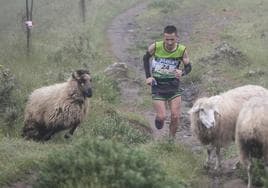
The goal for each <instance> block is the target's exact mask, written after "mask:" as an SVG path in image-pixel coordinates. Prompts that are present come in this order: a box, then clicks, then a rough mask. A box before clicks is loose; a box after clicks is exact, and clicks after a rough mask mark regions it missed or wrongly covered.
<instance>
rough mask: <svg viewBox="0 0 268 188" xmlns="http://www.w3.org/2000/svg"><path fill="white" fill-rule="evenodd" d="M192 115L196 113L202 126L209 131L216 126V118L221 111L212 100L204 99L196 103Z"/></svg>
mask: <svg viewBox="0 0 268 188" xmlns="http://www.w3.org/2000/svg"><path fill="white" fill-rule="evenodd" d="M190 113H194V114H195V115H196V116H197V117H198V119H199V121H200V122H201V123H202V125H203V126H205V127H206V128H208V129H209V128H212V127H215V126H216V116H217V115H218V114H219V110H218V108H217V104H215V101H213V100H211V98H205V99H204V98H202V99H200V100H198V101H197V102H196V103H195V105H194V106H193V108H192V109H191V110H190Z"/></svg>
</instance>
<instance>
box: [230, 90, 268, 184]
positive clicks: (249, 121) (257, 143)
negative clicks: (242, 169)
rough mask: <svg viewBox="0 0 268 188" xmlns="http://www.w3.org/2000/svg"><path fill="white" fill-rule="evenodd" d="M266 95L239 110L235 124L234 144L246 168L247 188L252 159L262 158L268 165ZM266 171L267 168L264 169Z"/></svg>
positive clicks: (267, 107) (267, 110) (267, 102)
mask: <svg viewBox="0 0 268 188" xmlns="http://www.w3.org/2000/svg"><path fill="white" fill-rule="evenodd" d="M267 112H268V95H267V96H266V97H254V98H251V99H250V100H249V101H248V102H246V103H245V104H244V106H243V108H242V109H241V111H240V113H239V116H238V118H237V123H236V139H235V141H236V144H237V146H238V150H239V155H240V161H241V163H242V164H243V165H245V166H246V167H247V173H248V188H250V187H251V185H252V158H259V159H261V158H264V162H265V164H266V165H268V113H267ZM266 170H267V167H266Z"/></svg>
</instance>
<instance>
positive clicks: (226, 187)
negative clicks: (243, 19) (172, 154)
mask: <svg viewBox="0 0 268 188" xmlns="http://www.w3.org/2000/svg"><path fill="white" fill-rule="evenodd" d="M147 5H148V3H147V2H144V3H140V4H138V5H136V6H134V7H132V8H130V9H128V10H127V11H125V12H124V13H122V14H120V15H118V16H117V17H116V18H115V19H114V20H113V22H112V23H111V25H110V27H109V28H108V31H107V35H108V39H109V40H110V46H111V52H112V53H113V54H114V56H115V57H116V58H117V60H118V61H120V62H124V63H126V64H127V65H128V67H129V68H130V69H132V70H134V71H135V72H136V76H137V77H139V78H140V80H144V72H143V67H142V63H141V57H133V56H131V55H130V53H129V51H128V49H129V47H130V46H133V45H135V40H136V39H137V36H136V34H135V30H136V29H138V28H137V26H138V24H137V23H136V22H135V17H136V16H138V15H139V14H141V13H142V12H143V11H146V8H147ZM200 11H201V10H200ZM189 14H190V13H189ZM195 15H197V16H198V15H199V14H195ZM187 18H188V20H187ZM195 20H198V18H194V17H193V15H189V16H185V18H184V19H181V23H178V21H177V22H176V23H177V24H180V25H183V26H184V25H185V27H183V28H186V30H185V31H183V32H181V33H182V35H183V36H182V38H184V40H186V41H185V42H186V43H187V40H189V35H190V33H189V32H191V23H192V22H194V21H195ZM187 30H188V31H187ZM129 85H130V84H125V85H124V87H121V88H123V91H122V92H121V93H122V97H123V98H126V99H130V98H132V99H133V101H135V100H138V99H139V98H140V96H139V89H140V88H139V84H136V85H135V86H133V85H132V84H131V85H132V87H130V86H129ZM195 89H196V88H193V87H192V86H185V91H184V93H183V96H182V115H181V125H180V128H179V130H178V132H177V135H176V139H177V141H178V142H180V143H183V144H185V145H186V146H188V147H190V148H191V149H192V150H193V151H197V152H198V151H200V150H201V149H202V146H201V145H200V143H199V142H198V141H197V140H196V139H195V138H194V137H193V136H192V134H191V131H190V127H189V120H188V119H189V118H188V114H187V111H188V110H189V106H190V105H189V103H190V102H191V100H193V98H192V95H193V92H194V90H195ZM133 101H132V102H133ZM128 104H131V103H128ZM144 114H145V117H146V119H148V120H149V122H150V124H151V128H152V130H153V137H154V138H155V139H161V138H163V137H165V136H166V135H168V124H169V122H166V124H167V125H166V126H165V127H164V128H163V129H162V130H160V131H159V130H156V128H155V127H154V116H155V113H154V111H153V109H149V110H148V111H146V112H144ZM167 119H169V118H167ZM233 163H234V161H233V160H226V161H223V172H222V175H221V176H220V177H215V176H214V175H213V174H212V175H211V176H210V179H211V182H210V183H209V184H208V185H207V187H209V188H233V187H235V188H244V187H246V185H245V183H244V182H242V180H240V179H237V178H236V177H235V176H234V173H233V172H234V171H233V170H231V167H232V165H233Z"/></svg>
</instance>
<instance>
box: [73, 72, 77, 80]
mask: <svg viewBox="0 0 268 188" xmlns="http://www.w3.org/2000/svg"><path fill="white" fill-rule="evenodd" d="M72 78H73V79H75V80H78V75H77V72H73V73H72Z"/></svg>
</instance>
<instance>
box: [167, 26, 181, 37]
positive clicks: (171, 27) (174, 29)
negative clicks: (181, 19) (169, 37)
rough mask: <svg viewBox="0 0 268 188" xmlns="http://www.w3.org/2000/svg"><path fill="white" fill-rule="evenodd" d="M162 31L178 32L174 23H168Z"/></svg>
mask: <svg viewBox="0 0 268 188" xmlns="http://www.w3.org/2000/svg"><path fill="white" fill-rule="evenodd" d="M164 33H168V34H172V33H175V34H176V35H177V34H178V31H177V28H176V27H175V26H174V25H168V26H166V27H165V29H164Z"/></svg>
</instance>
